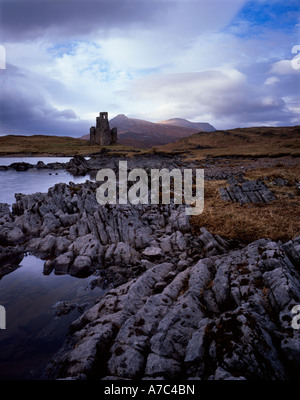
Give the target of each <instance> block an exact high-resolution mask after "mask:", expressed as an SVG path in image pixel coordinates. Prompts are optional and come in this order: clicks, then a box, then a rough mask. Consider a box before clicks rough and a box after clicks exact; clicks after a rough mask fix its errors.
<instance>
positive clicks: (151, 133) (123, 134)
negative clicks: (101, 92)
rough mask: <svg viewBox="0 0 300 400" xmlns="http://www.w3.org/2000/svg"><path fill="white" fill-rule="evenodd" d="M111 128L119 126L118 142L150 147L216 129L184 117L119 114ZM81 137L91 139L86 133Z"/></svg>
mask: <svg viewBox="0 0 300 400" xmlns="http://www.w3.org/2000/svg"><path fill="white" fill-rule="evenodd" d="M109 124H110V127H111V128H114V127H116V128H118V142H119V143H120V144H122V145H125V146H134V147H138V148H150V147H152V146H160V145H164V144H167V143H172V142H175V141H176V140H178V139H181V138H184V137H187V136H189V135H191V134H192V133H196V132H204V131H205V130H207V131H208V130H214V128H213V127H212V126H211V125H209V124H206V123H193V122H190V121H187V120H184V119H180V118H174V119H171V120H167V121H162V122H160V123H155V122H149V121H145V120H142V119H136V118H128V117H126V116H125V115H124V114H119V115H117V116H116V117H115V118H112V119H111V120H110V121H109ZM81 139H86V140H88V139H89V135H84V136H83V137H82V138H81Z"/></svg>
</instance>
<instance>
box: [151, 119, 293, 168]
mask: <svg viewBox="0 0 300 400" xmlns="http://www.w3.org/2000/svg"><path fill="white" fill-rule="evenodd" d="M155 150H156V151H165V152H170V153H179V154H183V155H184V156H185V157H186V159H188V160H190V161H194V160H202V159H205V158H207V157H208V156H211V157H222V156H230V157H232V156H243V157H280V156H284V155H290V156H299V155H300V126H295V127H280V128H273V127H256V128H237V129H231V130H226V131H215V132H200V133H195V134H193V135H191V136H189V137H186V138H184V139H180V140H178V141H177V142H175V143H169V144H166V145H164V146H159V147H155Z"/></svg>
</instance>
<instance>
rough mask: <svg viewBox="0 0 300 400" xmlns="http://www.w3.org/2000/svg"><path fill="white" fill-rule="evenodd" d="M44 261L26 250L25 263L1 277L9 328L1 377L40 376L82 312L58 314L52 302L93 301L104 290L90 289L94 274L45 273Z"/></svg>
mask: <svg viewBox="0 0 300 400" xmlns="http://www.w3.org/2000/svg"><path fill="white" fill-rule="evenodd" d="M43 264H44V263H43V261H42V260H39V259H38V258H36V257H33V256H26V257H25V258H24V259H23V261H22V263H21V266H20V267H19V268H18V269H17V270H15V271H14V272H11V273H10V274H8V275H5V276H4V277H2V279H1V280H0V304H1V305H3V306H4V307H5V309H6V329H5V330H3V329H1V330H0V379H2V380H3V379H6V380H7V379H22V380H27V379H41V378H42V372H43V369H44V368H45V366H46V365H47V363H48V362H49V361H50V359H51V357H53V355H54V353H55V352H56V351H57V350H58V349H59V347H60V346H61V345H62V343H63V340H64V337H65V334H66V333H67V331H68V326H69V324H70V323H71V322H72V320H74V319H76V318H78V317H79V316H80V313H79V311H78V309H77V308H74V309H73V311H71V312H70V313H69V314H66V315H62V316H60V317H58V316H56V315H55V314H54V312H53V305H54V304H55V303H56V302H58V301H70V302H71V303H76V304H79V305H86V307H88V306H91V305H93V302H94V300H95V299H96V298H98V297H99V296H101V295H102V294H103V293H104V291H103V290H101V289H100V288H98V287H95V288H94V289H91V285H90V282H91V281H92V280H93V279H95V276H90V277H88V278H85V279H79V278H75V277H72V276H69V275H55V274H54V273H51V274H50V275H44V274H43Z"/></svg>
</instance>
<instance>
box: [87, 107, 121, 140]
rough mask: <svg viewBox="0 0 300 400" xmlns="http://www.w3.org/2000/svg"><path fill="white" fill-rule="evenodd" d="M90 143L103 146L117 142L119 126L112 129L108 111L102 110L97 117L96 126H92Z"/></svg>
mask: <svg viewBox="0 0 300 400" xmlns="http://www.w3.org/2000/svg"><path fill="white" fill-rule="evenodd" d="M90 143H91V144H99V145H101V146H110V145H112V144H116V143H117V128H113V129H110V127H109V122H108V113H107V112H100V113H99V117H97V118H96V127H95V126H92V127H91V128H90Z"/></svg>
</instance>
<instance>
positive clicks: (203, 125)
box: [158, 118, 216, 132]
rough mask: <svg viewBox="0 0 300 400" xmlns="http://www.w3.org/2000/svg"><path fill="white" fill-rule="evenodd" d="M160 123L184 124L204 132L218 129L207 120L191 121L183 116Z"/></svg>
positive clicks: (186, 126)
mask: <svg viewBox="0 0 300 400" xmlns="http://www.w3.org/2000/svg"><path fill="white" fill-rule="evenodd" d="M158 123H159V124H167V125H176V126H182V127H184V128H195V129H197V130H199V131H200V132H201V131H204V132H213V131H215V130H216V129H215V128H214V127H213V126H212V125H210V124H209V123H207V122H191V121H188V120H187V119H183V118H171V119H167V120H166V121H160V122H158Z"/></svg>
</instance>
